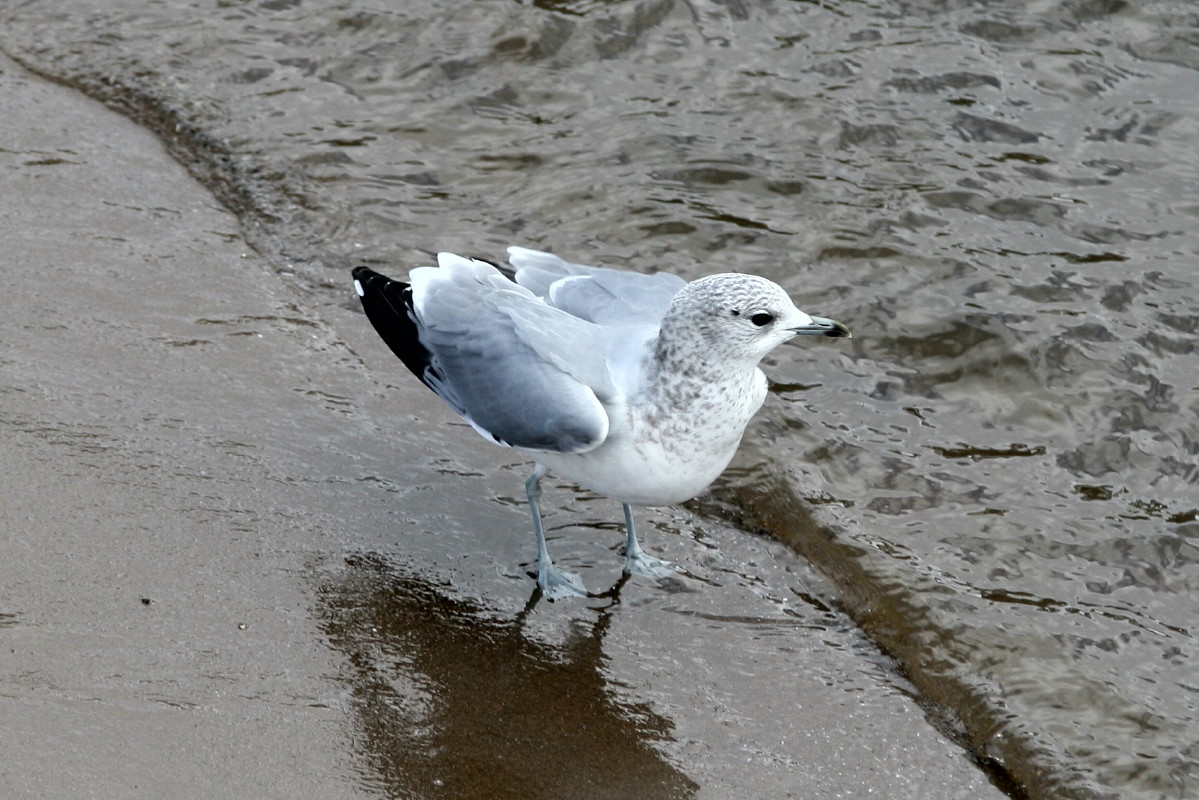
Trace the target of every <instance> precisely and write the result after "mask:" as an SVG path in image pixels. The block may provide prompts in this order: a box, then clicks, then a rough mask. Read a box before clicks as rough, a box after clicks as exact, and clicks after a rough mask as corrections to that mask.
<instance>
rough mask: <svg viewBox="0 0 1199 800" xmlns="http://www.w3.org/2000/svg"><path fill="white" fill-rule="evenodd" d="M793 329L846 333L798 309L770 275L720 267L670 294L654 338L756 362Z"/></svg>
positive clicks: (671, 345)
mask: <svg viewBox="0 0 1199 800" xmlns="http://www.w3.org/2000/svg"><path fill="white" fill-rule="evenodd" d="M799 334H820V335H824V336H848V335H849V330H848V329H847V328H846V327H845V326H844V325H841V324H840V323H837V322H833V321H832V320H827V319H823V318H820V317H811V316H809V315H807V314H805V313H804V312H802V311H800V310H799V309H798V308H796V307H795V304H794V303H792V302H791V298H790V297H788V296H787V293H786V292H784V291H783V289H782V287H781V286H779V285H778V284H777V283H774V282H773V281H769V280H767V279H765V278H760V277H758V276H756V275H741V274H736V273H725V274H721V275H709V276H708V277H706V278H700V279H699V280H697V281H693V282H692V283H689V284H687V285H686V286H685V287H683V288H682V289H681V290H680V291H679V293H678V294H677V295H675V297H674V301H673V302H672V303H671V306H670V311H669V312H667V314H666V317H665V319H663V320H662V332H661V334H660V338H659V344H660V346H662V345H664V346H666V347H667V348H678V347H680V346H681V347H684V348H687V349H689V350H692V351H693V352H694V351H696V350H700V351H703V352H704V354H705V356H706V358H707V359H720V360H727V361H731V362H735V361H748V362H752V363H754V364H757V362H758V361H760V360H761V359H762V357H763V356H765V355H766V354H767V353H769V352H770V351H771V350H773V349H774V348H776V347H778V346H779V345H780V344H782V343H783V342H785V341H787V340H788V339H790V338H792V337H793V336H796V335H799Z"/></svg>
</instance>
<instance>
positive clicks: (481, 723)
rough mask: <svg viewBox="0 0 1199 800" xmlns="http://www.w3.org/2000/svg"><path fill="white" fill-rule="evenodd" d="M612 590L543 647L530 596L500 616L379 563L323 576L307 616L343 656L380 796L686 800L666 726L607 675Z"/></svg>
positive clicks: (359, 735)
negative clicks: (668, 753)
mask: <svg viewBox="0 0 1199 800" xmlns="http://www.w3.org/2000/svg"><path fill="white" fill-rule="evenodd" d="M620 585H621V584H620V583H618V584H617V585H615V586H614V587H613V588H612V589H610V590H609V591H608V592H605V593H603V594H602V595H597V597H601V598H609V599H611V600H612V602H610V603H608V604H605V605H604V606H603V607H600V608H595V607H588V608H586V609H574V610H573V612H574V614H575V617H574V618H573V619H572V620H571V621H570V622H569V623H566V624H567V625H568V626H569V627H568V628H567V630H566V633H565V636H564V637H562V638H563V641H561V642H558V643H547V642H545V641H544V640H540V639H539V638H537V637H534V636H532V635H530V632H529V631H528V629H527V626H528V625H529V620H530V618H531V615H532V614H533V612H534V610H535V609H536V608H537V606H538V603H537V600H538V597H537V593H535V594H534V596H533V597H532V598H530V602H529V603H528V604H527V605H526V606H525V608H524V609H523V610H522V611H521V612H520V613H518V614H517V615H516V616H515V617H509V618H500V617H499V616H498V615H497V613H496V612H494V611H492V610H489V609H486V608H483V607H481V606H478V605H475V604H473V603H471V602H470V601H467V600H463V599H460V598H457V597H453V596H452V593H451V592H450V591H448V590H446V589H445V588H442V587H438V586H435V585H433V584H431V583H429V582H427V581H424V580H422V579H420V578H417V577H413V576H411V575H406V574H403V573H402V572H401V571H400V570H398V569H397V568H396V567H394V566H393V565H391V564H389V563H388V562H387V561H386V559H384V558H383V557H381V556H379V555H376V554H367V555H355V556H351V557H348V558H347V559H346V560H345V562H344V565H343V566H342V568H340V569H334V570H333V571H329V570H327V569H326V570H322V579H321V582H320V583H319V585H318V587H317V598H318V601H317V605H316V609H315V611H316V616H317V618H318V619H319V620H320V623H321V626H322V629H323V630H324V633H325V635H326V636H327V637H328V640H329V642H330V643H331V644H332V646H333V647H334V648H335V649H336V650H338V651H339V652H340V653H341V654H342V655H343V657H344V659H345V665H346V666H345V669H344V671H343V676H342V677H343V680H344V681H345V682H346V684H347V685H348V689H349V697H350V703H351V706H352V708H353V713H354V718H355V722H356V724H357V731H356V733H355V735H354V736H353V737H352V739H353V741H355V743H356V748H357V750H358V756H359V757H360V758H361V759H362V761H363V762H365V766H366V768H367V769H368V771H369V772H371V773H373V775H372V776H371V777H370V778H369V779H368V780H369V781H370V782H371V783H372V784H373V785H374V786H376V787H377V788H380V789H382V790H383V793H384V795H385V796H388V797H413V796H417V797H426V798H450V797H462V798H465V797H488V798H496V799H497V800H500V799H501V798H509V797H511V798H521V799H522V800H536V798H562V797H572V798H593V797H594V798H606V799H607V800H611V799H612V798H638V800H641V799H642V798H647V797H653V798H680V799H683V798H690V797H693V796H695V793H696V790H697V788H698V787H697V785H696V784H695V783H694V782H693V781H692V780H691V779H689V778H688V777H687V776H686V775H684V774H683V773H681V772H679V771H678V770H677V769H676V768H675V767H674V766H673V765H671V764H670V763H669V762H667V761H666V760H665V759H664V758H663V756H662V755H661V754H660V753H659V752H658V750H657V749H656V747H655V743H656V742H661V741H666V740H670V738H671V729H672V724H671V722H670V721H669V720H667V719H665V718H663V717H661V716H660V715H658V714H656V713H654V711H653V710H652V709H650V708H649V707H648V706H647V705H644V704H640V703H628V702H624V701H621V700H619V699H618V698H617V697H616V696H615V694H614V692H613V691H612V687H611V686H610V684H609V683H608V682H607V681H606V680H605V678H604V674H605V665H606V662H607V657H606V656H605V654H604V648H603V642H604V638H605V635H606V634H607V632H608V630H609V628H610V626H611V624H612V618H613V615H612V609H613V606H614V605H615V604H616V603H617V602H619V590H620ZM553 607H554V608H558V607H559V606H557V605H555V606H553ZM580 615H581V616H580Z"/></svg>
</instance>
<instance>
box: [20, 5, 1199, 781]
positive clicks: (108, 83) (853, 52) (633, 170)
mask: <svg viewBox="0 0 1199 800" xmlns="http://www.w3.org/2000/svg"><path fill="white" fill-rule="evenodd" d="M0 20H2V21H3V23H4V25H3V28H2V31H0V44H2V45H3V47H4V48H5V49H6V50H8V51H9V52H11V53H13V54H15V55H18V56H20V57H21V58H22V59H23V60H24V61H25V62H26V63H28V64H30V65H32V66H34V67H36V68H38V69H39V70H42V71H43V72H46V73H49V74H52V75H56V76H58V77H60V78H62V79H64V80H67V81H69V82H71V83H72V84H75V85H79V86H81V87H83V88H85V89H86V90H88V91H90V92H92V93H94V94H97V95H100V96H102V97H105V98H106V99H108V100H109V101H110V102H112V103H114V104H117V105H119V106H121V107H123V108H125V109H126V110H127V111H129V113H131V114H133V115H134V116H135V118H138V119H140V120H141V121H143V122H145V123H146V124H148V125H150V126H151V127H152V128H154V129H155V130H157V131H158V132H159V133H160V135H162V136H163V137H164V138H167V139H168V140H171V141H172V142H173V144H174V146H175V148H176V152H177V154H178V155H179V157H180V158H181V159H183V160H184V161H185V162H186V163H188V164H189V166H190V167H191V168H192V169H193V171H194V172H195V173H196V174H197V175H198V176H200V177H201V179H202V180H204V181H205V182H207V183H208V184H209V185H211V186H213V187H214V188H215V189H216V190H217V191H218V194H219V195H220V196H221V197H222V198H223V199H224V200H225V201H226V202H227V203H228V204H229V205H230V206H231V207H233V208H234V209H235V210H237V211H238V212H239V214H241V216H242V218H243V220H244V221H245V223H246V225H247V228H248V230H249V232H250V236H251V238H252V239H254V240H255V241H256V242H257V244H258V245H259V246H260V247H261V248H263V249H264V250H265V251H267V252H269V253H271V254H272V255H273V256H275V260H276V264H277V267H278V270H279V272H280V277H281V279H282V280H288V281H294V282H296V283H297V284H299V285H300V286H301V287H303V288H304V289H306V290H308V291H310V292H312V293H314V294H315V295H316V296H318V297H327V298H328V302H330V303H334V302H341V301H342V296H343V294H344V292H345V280H344V278H345V273H344V268H345V266H346V265H348V264H350V263H352V262H365V263H372V264H381V265H384V266H385V267H386V269H385V271H387V270H390V271H392V272H396V273H400V272H402V271H403V269H404V268H405V267H406V266H409V265H413V264H416V263H418V262H420V261H423V260H425V259H427V252H428V251H429V250H435V249H448V250H456V251H458V252H465V253H468V254H478V255H483V256H487V257H497V256H499V255H501V254H502V252H503V247H504V246H506V245H507V244H509V243H520V244H525V245H529V246H536V247H544V248H546V249H552V250H555V251H556V252H558V253H560V254H562V255H564V256H567V257H570V258H575V259H577V260H580V261H585V262H592V263H604V264H608V265H613V266H628V267H631V268H637V269H652V268H656V267H661V268H668V269H670V270H672V271H676V272H680V273H682V274H684V275H686V276H689V277H694V276H698V275H701V274H705V273H707V272H711V271H724V270H746V271H753V272H757V273H760V274H764V275H767V276H769V277H772V278H774V279H776V280H779V281H780V282H782V283H784V285H786V286H787V288H788V289H789V290H790V291H791V292H792V294H793V295H794V296H795V297H796V298H797V301H798V303H799V305H800V307H802V308H804V309H806V310H809V311H812V312H814V313H820V314H823V315H826V316H831V317H834V318H837V319H840V320H842V321H844V322H846V323H847V324H849V325H850V327H851V328H853V330H854V333H855V338H854V339H853V340H852V342H850V343H849V344H848V345H846V344H845V343H827V344H825V343H821V344H818V345H812V344H811V343H807V342H805V345H807V346H806V347H805V349H803V350H798V349H795V348H789V349H787V350H786V351H785V352H782V353H779V354H776V356H775V357H774V358H772V360H771V362H772V363H770V364H768V365H767V367H768V368H767V371H768V373H769V374H770V375H771V377H772V378H773V379H774V380H775V381H777V383H776V386H775V389H774V397H773V398H772V400H771V402H770V403H769V404H768V407H767V409H766V411H765V412H764V414H763V417H762V419H760V420H759V422H758V423H757V424H756V425H755V426H754V427H753V429H752V430H751V433H750V435H749V436H748V437H747V441H746V446H745V448H744V451H743V453H742V455H741V456H740V457H739V459H738V461H737V462H736V463H735V465H734V468H733V469H731V470H730V472H729V473H728V475H726V477H725V479H724V480H723V481H722V482H721V484H720V485H719V486H718V487H717V489H716V491H715V493H714V496H713V497H712V498H709V499H707V500H703V501H700V502H699V504H698V507H701V508H713V509H718V510H719V511H720V512H721V513H726V514H731V515H733V516H736V517H738V518H740V519H742V520H743V521H744V522H745V523H746V524H747V525H754V526H759V527H762V528H764V529H766V530H767V531H769V532H770V533H771V534H772V535H774V536H776V537H778V538H780V539H781V540H783V541H785V542H787V543H788V544H790V545H791V546H792V547H794V548H795V549H796V550H798V551H799V552H800V553H802V554H804V555H805V556H807V557H808V558H810V559H811V560H812V561H813V563H814V564H815V565H816V566H817V567H818V568H819V569H820V570H821V571H823V572H824V573H825V574H826V575H827V576H829V577H830V578H832V579H833V581H834V582H835V583H836V584H837V585H838V587H839V589H840V592H841V595H840V598H841V600H840V601H841V602H842V603H843V604H844V606H845V607H846V608H847V609H848V610H849V611H850V613H851V614H852V615H853V616H854V617H855V619H857V620H858V621H859V623H860V624H861V625H862V626H863V628H864V629H865V630H866V631H867V632H868V633H869V634H870V635H871V636H872V637H873V638H874V639H875V640H876V641H878V642H879V643H880V644H881V645H882V646H883V647H884V648H885V649H886V650H887V651H888V652H889V653H891V654H893V655H894V656H895V657H896V658H897V659H898V660H899V662H900V663H901V665H902V667H903V670H904V672H905V674H906V675H907V677H909V678H910V679H911V680H912V682H913V683H914V684H915V685H916V687H917V688H918V689H919V690H920V691H921V692H922V693H923V695H924V696H925V697H926V698H927V699H928V701H929V702H930V704H932V705H934V706H936V707H937V708H940V709H942V710H943V711H944V712H945V714H946V716H947V718H950V719H952V720H954V721H955V723H951V724H956V723H960V724H961V726H962V727H963V728H964V731H965V734H964V735H965V738H966V740H967V741H968V743H969V744H970V746H971V747H972V748H973V749H974V750H975V752H977V753H978V754H980V755H981V756H984V757H988V758H991V759H994V761H995V762H997V763H998V764H1000V765H1002V766H1003V767H1004V768H1006V769H1007V770H1008V771H1009V772H1010V773H1011V774H1012V775H1013V776H1015V778H1016V780H1017V781H1019V782H1020V783H1021V784H1023V785H1024V786H1025V787H1026V788H1027V790H1028V791H1029V792H1030V793H1031V794H1032V795H1033V796H1036V797H1075V796H1077V797H1088V796H1120V797H1128V798H1142V797H1143V798H1159V797H1186V796H1189V795H1192V794H1194V793H1195V792H1196V791H1199V789H1197V788H1196V787H1197V786H1199V750H1196V746H1195V742H1196V741H1197V740H1199V711H1197V709H1196V702H1197V701H1196V688H1195V679H1194V676H1195V665H1194V658H1195V655H1196V646H1195V633H1194V630H1193V620H1194V619H1195V612H1196V604H1195V600H1194V598H1195V583H1196V580H1197V579H1199V546H1197V544H1196V536H1197V535H1199V521H1197V516H1199V510H1197V509H1199V499H1197V497H1199V493H1197V492H1196V488H1195V485H1196V483H1197V482H1199V400H1197V395H1196V389H1197V388H1199V377H1197V376H1199V355H1197V354H1196V341H1197V339H1196V336H1197V334H1199V286H1197V283H1199V279H1197V278H1196V268H1195V266H1194V259H1195V257H1196V252H1197V251H1199V239H1197V238H1196V236H1195V235H1194V234H1193V233H1192V227H1193V225H1194V224H1195V219H1196V216H1197V215H1199V189H1197V188H1196V187H1197V185H1199V181H1197V180H1196V179H1197V178H1199V174H1197V173H1199V156H1197V155H1196V148H1195V144H1194V143H1195V141H1196V134H1197V133H1199V103H1197V102H1196V100H1195V98H1196V97H1199V73H1197V71H1196V68H1197V67H1199V11H1196V10H1194V9H1193V8H1192V7H1191V6H1189V5H1188V4H1183V3H1175V4H1171V3H1155V4H1149V5H1145V6H1139V5H1136V4H1127V3H1121V2H1115V1H1111V2H1043V3H1034V4H1009V3H964V2H959V3H954V2H948V3H946V2H937V3H934V2H926V3H902V2H883V1H882V0H880V1H879V2H862V3H857V2H842V3H807V2H791V3H783V2H775V3H764V4H743V3H738V2H733V1H732V0H730V1H729V2H722V3H718V2H708V3H704V2H690V3H686V2H671V1H670V0H660V2H621V3H615V2H600V1H599V0H595V1H594V2H537V3H515V2H501V1H500V0H489V1H488V2H475V3H469V4H461V3H447V2H444V0H425V1H424V2H409V3H405V4H403V5H402V8H399V9H396V8H388V7H384V6H382V5H368V4H366V3H352V4H350V3H332V2H321V3H314V2H305V1H303V0H265V1H264V2H221V3H218V4H216V5H215V6H213V5H210V4H205V3H198V2H197V3H190V4H178V3H146V2H138V3H133V2H125V1H124V0H105V2H103V3H101V4H96V5H93V6H90V7H89V8H87V9H80V8H79V7H78V6H77V4H72V3H62V2H42V3H37V4H30V5H24V6H20V7H16V8H6V9H4V10H3V11H0Z"/></svg>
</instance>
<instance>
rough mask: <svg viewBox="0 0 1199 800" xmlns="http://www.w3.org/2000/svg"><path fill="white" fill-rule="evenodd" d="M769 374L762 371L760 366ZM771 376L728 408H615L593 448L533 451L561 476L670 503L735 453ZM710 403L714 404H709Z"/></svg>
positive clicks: (723, 402) (619, 495) (694, 490)
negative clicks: (660, 411) (681, 412)
mask: <svg viewBox="0 0 1199 800" xmlns="http://www.w3.org/2000/svg"><path fill="white" fill-rule="evenodd" d="M758 376H761V373H758ZM765 383H766V380H765V377H764V376H762V377H760V380H759V381H754V382H753V383H752V384H751V387H750V390H749V391H746V392H744V393H743V394H741V395H740V396H735V397H734V398H732V399H731V402H730V397H729V396H728V395H727V394H723V393H722V394H721V396H719V397H718V398H717V399H716V400H714V401H713V402H714V403H715V402H719V404H720V406H721V412H722V413H719V414H713V413H711V412H710V411H709V412H708V413H705V412H704V408H705V406H704V404H700V406H699V407H698V408H697V409H696V410H695V412H694V413H693V414H692V415H690V416H688V417H682V416H678V417H676V416H671V417H670V418H669V419H665V420H663V419H658V420H651V419H648V418H646V417H645V416H643V415H641V414H639V413H637V411H636V409H633V410H630V409H629V408H622V409H610V410H609V415H610V418H611V423H612V424H611V427H610V429H609V434H608V438H607V439H606V440H605V441H604V443H603V444H601V445H600V446H599V447H597V448H595V449H594V450H589V451H588V452H586V453H546V452H537V453H530V455H531V456H532V457H533V458H534V459H536V460H537V461H538V462H539V463H541V464H543V465H545V466H546V467H548V468H549V469H550V471H551V472H553V473H555V474H557V475H558V476H559V477H562V478H566V479H568V480H571V481H574V482H575V483H577V484H579V485H580V486H582V487H584V488H586V489H590V490H591V491H593V492H596V493H597V494H601V495H604V496H605V497H610V498H612V499H613V500H619V501H620V502H622V503H630V504H633V505H645V506H666V505H674V504H675V503H681V502H683V501H684V500H689V499H691V498H692V497H695V496H696V495H697V494H699V493H700V492H702V491H704V489H706V488H708V486H709V485H710V484H711V483H712V481H714V480H716V478H717V477H719V476H720V473H721V472H723V471H724V468H725V467H727V466H728V465H729V462H730V461H732V459H733V455H734V454H735V453H736V452H737V446H738V445H739V444H740V443H741V436H742V434H743V433H744V432H745V426H746V424H747V423H748V422H749V419H750V417H752V416H753V414H754V413H755V412H756V411H757V410H758V408H760V407H761V405H762V400H763V399H764V398H765V394H766V386H765ZM709 408H710V407H709Z"/></svg>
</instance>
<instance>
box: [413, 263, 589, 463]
mask: <svg viewBox="0 0 1199 800" xmlns="http://www.w3.org/2000/svg"><path fill="white" fill-rule="evenodd" d="M438 263H439V265H440V268H432V267H422V268H420V269H416V270H413V271H412V273H411V281H412V292H413V309H414V311H415V314H416V317H417V323H418V326H419V331H420V332H419V338H420V342H421V344H422V345H423V346H424V347H425V348H426V349H427V350H428V351H429V353H430V354H431V360H432V363H433V365H434V366H435V368H436V370H437V372H438V373H439V374H440V376H441V381H442V383H443V384H444V387H443V388H444V391H438V394H441V395H442V396H443V397H446V399H447V400H450V397H451V396H452V398H453V399H452V401H451V405H453V406H454V407H455V410H457V411H458V412H459V413H460V414H461V415H462V416H463V418H465V419H466V420H467V421H468V422H469V423H470V424H471V425H472V426H473V427H474V428H475V429H476V430H477V431H479V432H480V433H482V434H484V435H485V436H488V437H489V438H491V439H494V440H495V441H498V442H500V443H501V444H507V445H512V446H514V447H521V448H525V449H530V450H549V451H557V452H576V453H579V452H585V451H587V450H590V449H592V448H594V447H596V446H597V445H599V444H600V443H601V442H603V440H604V439H605V438H606V437H607V435H608V415H607V412H606V411H605V410H604V407H603V404H602V403H601V402H600V399H599V397H597V390H598V391H599V392H600V394H605V395H606V394H610V393H611V381H610V379H609V378H608V377H607V374H606V370H607V367H606V364H605V363H604V361H603V358H602V355H597V353H598V351H599V350H601V349H602V348H601V347H600V346H599V339H600V338H602V337H601V336H600V330H599V328H598V327H597V326H595V325H592V324H590V323H587V322H584V321H582V320H579V319H576V318H575V317H572V316H571V315H569V314H567V313H565V312H563V311H561V310H558V309H555V308H552V307H550V306H547V305H546V304H545V303H543V302H542V301H541V300H540V299H539V298H537V297H535V296H534V295H533V294H532V293H531V292H529V291H527V290H525V289H522V288H520V287H518V286H516V285H514V284H513V283H512V282H511V281H509V280H507V279H506V278H504V277H503V276H502V275H500V273H499V272H497V271H496V270H495V269H494V268H493V267H491V265H489V264H485V263H483V262H479V261H469V260H467V259H463V258H459V257H458V256H452V255H449V254H442V255H440V256H438ZM434 389H435V391H437V390H438V389H437V387H434Z"/></svg>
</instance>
